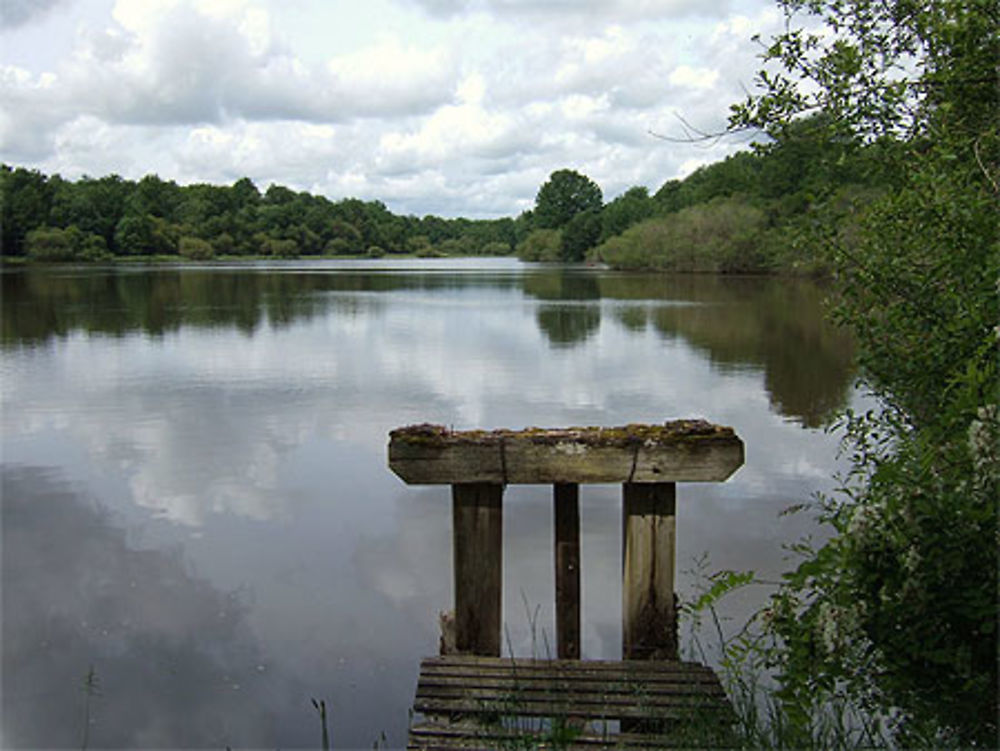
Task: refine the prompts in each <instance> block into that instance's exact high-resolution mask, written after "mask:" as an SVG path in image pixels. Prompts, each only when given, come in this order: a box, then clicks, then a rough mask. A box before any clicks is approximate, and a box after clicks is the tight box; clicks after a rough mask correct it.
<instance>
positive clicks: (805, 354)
mask: <svg viewBox="0 0 1000 751" xmlns="http://www.w3.org/2000/svg"><path fill="white" fill-rule="evenodd" d="M665 286H666V288H667V289H670V290H671V291H673V292H676V293H680V294H681V295H683V296H682V297H680V298H679V299H680V301H684V302H695V303H700V304H696V305H671V306H667V307H660V308H658V309H656V310H655V311H654V312H653V314H652V323H653V325H654V326H655V327H656V329H657V330H658V331H659V332H661V333H663V334H665V335H668V336H671V337H673V336H682V337H683V338H684V339H685V340H686V341H687V342H688V343H690V344H691V345H693V346H695V347H697V348H699V349H701V350H702V351H703V352H704V353H705V354H706V355H707V356H708V357H709V359H710V360H711V361H712V362H713V363H714V364H715V365H717V366H720V367H741V366H746V365H751V366H759V367H762V368H763V370H764V381H765V387H766V388H767V390H768V393H769V394H770V397H771V401H772V403H773V404H774V406H775V408H776V409H777V410H778V411H779V412H780V413H781V414H784V415H788V416H791V417H796V418H799V419H801V420H802V422H803V424H805V425H807V426H809V427H816V426H818V425H820V424H821V423H822V421H823V420H824V419H825V417H826V416H828V415H829V414H830V413H831V412H832V411H833V410H835V409H837V408H838V407H840V406H841V405H843V403H844V400H845V399H846V394H847V388H848V384H849V382H850V380H851V376H852V372H853V371H852V352H853V348H852V345H851V341H850V339H849V338H848V337H847V335H846V334H844V333H843V332H842V331H839V330H837V329H835V328H833V327H832V326H831V325H830V324H829V323H828V322H827V321H826V320H825V318H824V313H823V304H822V295H823V293H822V289H821V288H820V287H819V286H817V285H816V284H814V283H811V282H808V281H802V280H789V279H751V278H744V279H728V278H725V277H707V278H703V277H690V278H688V279H686V280H684V281H683V282H681V283H680V284H678V283H675V282H672V281H670V282H667V283H666V285H665Z"/></svg>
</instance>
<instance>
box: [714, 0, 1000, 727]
mask: <svg viewBox="0 0 1000 751" xmlns="http://www.w3.org/2000/svg"><path fill="white" fill-rule="evenodd" d="M781 6H782V7H783V9H784V10H785V12H786V14H787V15H788V16H789V24H788V31H786V32H785V33H784V34H781V35H779V36H778V37H776V38H775V39H774V40H772V41H771V43H770V45H769V46H767V47H766V52H765V62H766V63H772V64H776V65H778V66H779V69H778V70H777V71H775V70H774V69H765V70H764V71H762V72H761V74H760V77H759V81H760V83H761V84H762V86H763V92H762V93H761V94H760V95H758V96H754V97H751V98H750V99H748V100H747V101H746V102H744V103H743V104H741V105H739V106H737V107H736V108H735V109H734V116H733V122H734V123H735V124H737V125H756V126H761V127H765V128H767V129H768V131H769V132H770V133H772V134H774V135H775V136H777V137H778V138H779V140H780V138H781V137H782V136H784V135H785V134H787V133H789V132H790V130H791V129H793V128H794V127H795V123H796V120H795V118H796V116H797V115H799V114H800V113H802V112H805V111H809V110H812V109H815V108H822V109H823V110H824V111H825V112H826V114H827V118H826V120H825V121H824V122H823V123H821V126H822V128H821V132H822V135H823V137H824V138H825V139H826V141H828V142H845V141H847V142H850V143H853V144H854V145H855V146H857V147H862V146H863V150H864V151H865V152H868V153H870V154H871V153H875V154H878V155H879V157H880V165H879V166H880V169H881V173H882V178H881V179H883V180H884V181H885V183H886V184H887V185H890V186H891V190H885V191H881V192H879V193H878V194H877V195H875V196H872V197H871V200H869V201H868V205H867V207H866V208H864V209H863V210H860V211H857V212H855V213H854V214H853V216H852V218H851V221H850V222H849V223H848V224H847V226H846V227H845V226H842V227H839V228H837V227H831V226H830V225H829V224H828V223H825V222H821V223H820V225H819V229H820V230H822V232H820V233H812V234H811V235H809V237H810V239H811V240H813V241H816V240H817V239H818V240H821V241H822V247H823V249H824V252H825V253H826V255H827V258H828V260H829V263H830V265H831V267H832V268H833V269H834V271H835V273H836V275H837V280H838V289H839V293H840V294H839V301H838V303H837V306H836V309H835V310H836V315H837V317H838V319H839V320H840V321H841V322H842V323H843V324H845V325H847V326H849V327H850V328H851V329H852V330H853V331H854V333H855V335H856V338H857V342H858V346H859V362H860V365H861V367H862V372H863V374H864V382H865V384H866V385H867V386H868V388H869V389H870V391H871V392H872V393H873V394H874V395H875V396H877V397H878V398H879V402H880V405H881V406H880V408H879V409H878V410H873V411H872V412H869V413H868V414H865V415H862V416H857V415H853V414H850V413H848V414H847V415H846V416H845V417H844V420H843V423H842V424H843V427H844V429H845V441H844V447H845V449H846V450H847V451H848V452H849V456H850V459H851V470H850V472H849V473H848V475H847V477H846V478H845V479H844V482H843V487H842V489H841V492H840V493H839V494H838V495H837V496H836V497H835V498H830V499H825V503H824V506H823V515H822V518H823V519H824V520H825V521H826V522H827V523H829V525H830V526H831V528H832V530H833V532H834V535H833V537H832V539H831V540H830V541H829V542H828V543H827V544H826V545H824V546H822V547H820V548H819V549H817V550H805V549H804V550H803V551H802V552H803V554H804V559H803V562H802V564H801V565H800V566H799V567H798V568H797V569H796V570H795V571H794V572H792V573H791V574H789V575H788V577H787V579H786V582H785V585H784V586H783V587H782V589H781V591H780V592H779V593H778V595H777V596H776V598H775V599H774V603H773V608H772V611H771V612H772V613H773V621H772V633H773V634H775V635H776V637H778V638H779V639H780V640H781V642H782V644H783V645H784V649H783V651H781V652H780V653H777V657H776V667H777V668H778V670H779V672H780V678H781V682H782V687H781V692H780V694H779V696H780V698H781V699H782V700H783V701H784V702H785V704H786V707H787V708H788V716H789V717H791V718H792V719H793V720H794V721H795V722H798V723H799V724H800V725H803V726H804V725H805V724H806V723H807V722H808V718H809V712H808V709H809V708H810V707H814V706H815V702H816V701H817V699H818V698H819V699H820V700H822V697H824V696H831V695H834V694H835V693H837V692H846V693H847V695H848V696H850V697H851V698H852V700H854V701H855V702H856V703H857V704H858V705H859V706H861V707H863V708H864V709H865V710H866V711H868V712H869V713H871V714H872V715H877V714H880V715H882V716H884V717H891V718H893V719H894V726H893V728H892V730H893V732H894V734H895V736H896V738H897V740H898V742H901V743H903V744H908V745H918V744H932V745H933V744H940V743H949V744H957V745H963V746H969V745H978V746H992V744H994V743H995V742H996V740H997V714H998V704H997V633H996V616H997V599H996V593H997V549H998V541H1000V537H998V529H997V498H998V496H1000V486H998V475H1000V469H998V466H1000V457H998V445H1000V418H998V407H997V404H998V402H1000V393H998V391H1000V386H998V383H1000V374H998V372H997V360H998V333H997V331H998V330H997V328H996V325H997V286H996V285H997V280H998V278H1000V242H998V238H997V227H998V213H997V201H998V196H1000V133H998V125H997V119H996V113H997V111H998V105H1000V86H998V83H1000V82H998V73H997V68H996V60H997V59H1000V33H998V32H1000V12H998V10H997V6H996V4H995V3H992V2H982V1H979V0H973V1H972V2H961V3H959V2H936V3H927V4H924V3H910V2H907V1H904V0H894V1H893V2H888V3H881V2H879V3H876V2H872V1H871V0H848V1H846V2H844V1H843V0H810V1H809V2H804V1H803V0H783V1H782V2H781ZM799 13H806V14H808V15H810V16H812V17H814V19H815V20H818V21H819V22H820V24H815V23H813V24H812V25H809V26H804V27H799V25H798V24H797V22H796V19H795V16H796V14H799ZM822 26H825V27H826V28H825V29H822ZM807 29H811V30H807ZM831 31H832V32H834V33H833V34H829V33H828V32H831ZM801 80H805V81H806V82H808V85H806V86H802V85H800V81H801ZM844 153H845V154H850V153H851V151H850V148H849V147H845V149H844ZM823 187H824V186H822V185H820V186H818V188H820V189H822V188H823ZM825 187H826V195H825V196H820V197H819V202H820V203H823V202H826V203H829V202H830V200H831V197H832V193H833V190H832V187H833V186H825ZM855 205H857V204H855Z"/></svg>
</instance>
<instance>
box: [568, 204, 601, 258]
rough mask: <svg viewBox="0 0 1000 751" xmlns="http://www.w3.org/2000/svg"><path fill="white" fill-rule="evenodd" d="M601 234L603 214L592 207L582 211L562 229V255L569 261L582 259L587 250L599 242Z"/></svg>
mask: <svg viewBox="0 0 1000 751" xmlns="http://www.w3.org/2000/svg"><path fill="white" fill-rule="evenodd" d="M600 236H601V215H600V213H599V212H597V211H595V210H593V209H590V210H588V211H582V212H580V213H579V214H577V215H576V216H574V217H573V218H572V219H570V220H569V222H568V223H567V224H566V226H565V227H564V228H563V230H562V241H561V243H560V245H561V247H560V256H561V257H562V260H564V261H569V262H576V261H582V260H583V259H584V257H585V256H586V255H587V251H589V250H590V249H591V248H593V247H594V245H596V244H597V240H598V238H600Z"/></svg>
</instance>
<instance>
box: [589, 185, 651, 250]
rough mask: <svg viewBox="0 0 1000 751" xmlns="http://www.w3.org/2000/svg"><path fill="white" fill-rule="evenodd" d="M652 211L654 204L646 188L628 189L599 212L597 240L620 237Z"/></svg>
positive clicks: (602, 240) (646, 217)
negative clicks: (599, 230)
mask: <svg viewBox="0 0 1000 751" xmlns="http://www.w3.org/2000/svg"><path fill="white" fill-rule="evenodd" d="M654 210H655V204H654V203H653V201H652V200H651V199H650V197H649V191H648V190H647V189H646V188H644V187H642V186H638V185H637V186H635V187H633V188H629V189H628V190H627V191H625V193H623V194H622V195H620V196H618V197H617V198H616V199H615V200H613V201H611V203H609V204H608V205H607V206H605V207H604V210H603V211H602V212H601V235H600V237H599V238H598V240H599V241H600V242H604V241H605V240H608V239H610V238H612V237H614V236H615V235H620V234H621V233H622V232H624V231H625V230H627V229H628V228H629V227H631V226H632V225H633V224H638V223H639V222H641V221H642V220H643V219H648V218H649V217H650V216H652V214H653V211H654Z"/></svg>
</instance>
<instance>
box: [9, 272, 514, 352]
mask: <svg viewBox="0 0 1000 751" xmlns="http://www.w3.org/2000/svg"><path fill="white" fill-rule="evenodd" d="M519 283H520V281H519V279H518V278H517V277H514V276H509V275H507V276H503V275H498V276H490V275H487V274H483V275H468V274H461V273H455V274H449V273H424V272H419V271H415V272H393V273H380V272H377V271H371V270H368V271H357V272H338V273H329V272H327V271H302V270H298V271H293V272H286V271H283V270H274V269H263V270H258V269H253V268H248V267H242V268H232V269H226V268H187V269H179V268H154V269H148V268H137V269H133V268H115V269H110V270H109V269H105V270H100V269H85V270H79V271H67V270H59V269H24V270H21V271H16V272H8V273H4V274H0V285H2V289H0V304H2V316H0V332H2V337H0V342H2V343H3V344H4V345H11V344H24V343H36V342H44V341H47V340H48V339H50V338H52V337H56V336H65V335H66V334H69V333H70V332H72V331H80V330H82V331H88V332H93V333H104V334H111V335H115V336H121V335H124V334H126V333H128V332H131V331H142V332H145V333H148V334H153V335H161V334H163V333H166V332H168V331H175V330H177V329H179V328H181V327H182V326H199V327H222V326H233V327H235V328H237V329H239V330H240V331H243V332H245V333H248V334H249V333H253V332H254V331H255V330H256V329H257V328H258V327H259V326H261V325H263V324H264V323H267V324H268V325H271V326H274V327H282V326H288V325H291V324H292V323H293V322H294V321H296V320H299V319H308V318H311V317H314V316H317V315H322V314H323V313H324V312H326V311H327V310H328V309H329V308H330V307H331V306H336V305H337V304H338V303H339V302H340V301H342V300H343V297H341V300H340V301H337V300H334V299H333V294H335V293H379V292H395V291H399V290H406V291H411V292H413V291H416V292H441V291H449V290H458V289H467V288H473V287H488V288H490V289H509V288H513V287H514V286H515V285H517V284H519ZM365 304H366V305H368V306H369V307H373V306H375V307H377V306H378V305H379V304H380V303H379V302H378V301H377V300H375V299H371V298H370V299H367V300H366V301H365Z"/></svg>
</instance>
